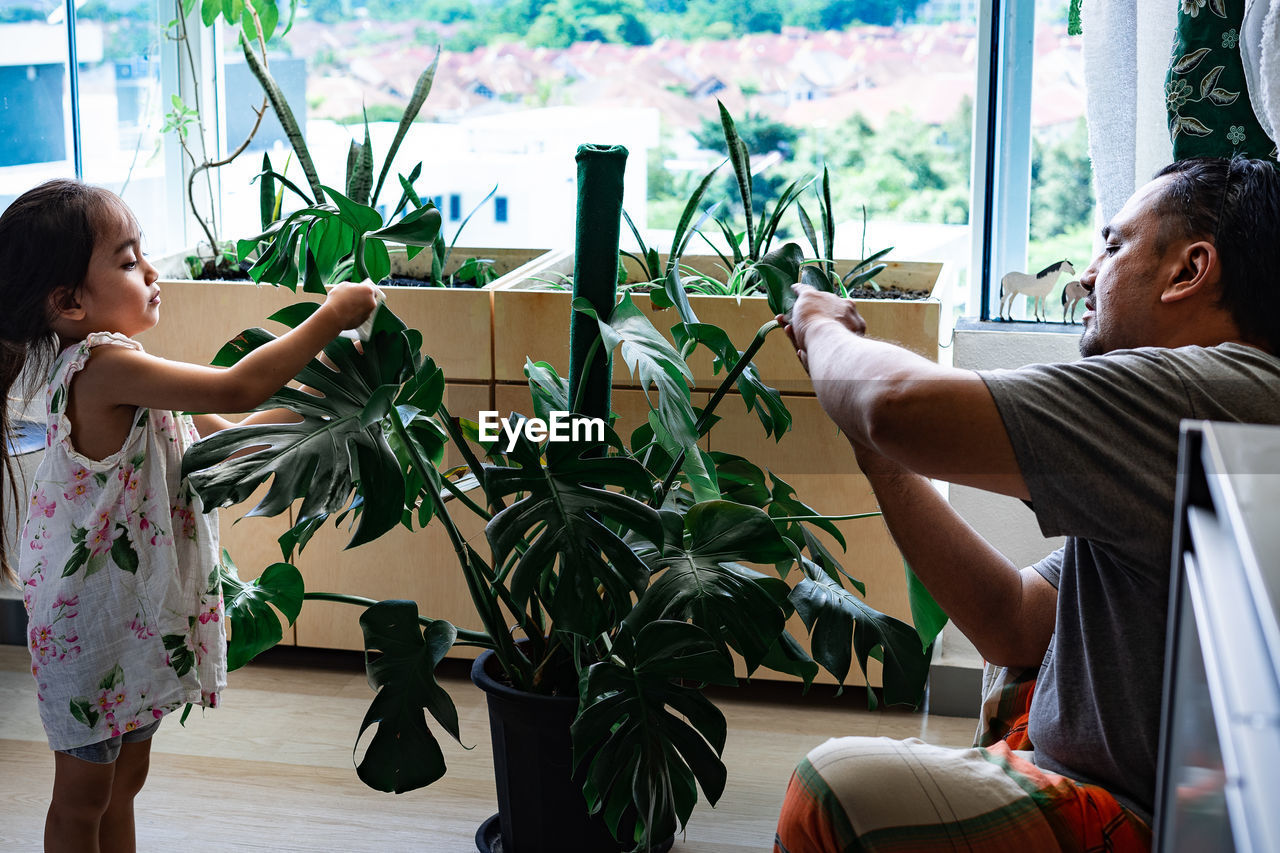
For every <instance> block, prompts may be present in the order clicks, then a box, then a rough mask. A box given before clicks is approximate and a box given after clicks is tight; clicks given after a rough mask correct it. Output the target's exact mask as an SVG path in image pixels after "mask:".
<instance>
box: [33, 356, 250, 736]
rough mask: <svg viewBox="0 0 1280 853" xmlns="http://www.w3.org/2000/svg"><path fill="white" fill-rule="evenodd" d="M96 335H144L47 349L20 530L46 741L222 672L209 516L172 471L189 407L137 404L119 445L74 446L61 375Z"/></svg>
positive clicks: (196, 690) (209, 684)
mask: <svg viewBox="0 0 1280 853" xmlns="http://www.w3.org/2000/svg"><path fill="white" fill-rule="evenodd" d="M97 346H124V347H133V348H135V349H138V350H141V349H142V346H141V345H140V344H138V343H137V342H136V341H133V340H131V339H129V338H127V337H125V336H123V335H119V334H116V333H114V332H95V333H94V334H91V335H89V336H88V337H87V338H86V339H85V340H84V341H82V342H80V343H79V344H75V345H72V346H70V347H68V348H67V349H65V350H64V351H63V352H62V354H61V355H59V357H58V359H57V361H56V362H55V364H54V368H53V373H52V375H51V377H50V380H49V384H48V387H47V389H46V405H47V414H48V427H47V431H46V436H45V444H46V449H45V453H44V459H43V460H42V461H41V462H40V465H39V467H38V468H37V469H36V473H35V478H34V482H33V485H32V490H31V502H30V504H29V505H28V507H27V520H26V523H25V525H24V527H23V529H22V537H21V541H20V544H19V548H20V549H21V554H20V556H19V558H18V575H19V578H20V579H21V581H22V584H23V602H24V604H25V605H26V608H27V615H28V640H29V645H30V647H31V673H32V675H34V676H35V678H36V684H37V685H38V689H37V691H36V695H37V698H38V699H39V707H40V718H41V721H42V722H43V723H44V728H45V732H46V733H47V734H48V736H49V746H50V748H52V749H72V748H75V747H78V746H85V745H87V744H91V743H96V742H98V741H102V740H106V739H107V738H111V737H115V736H116V735H119V734H122V733H124V732H127V731H131V730H132V729H136V728H139V727H141V726H145V725H147V724H149V723H152V722H154V721H156V720H158V719H160V717H162V716H164V714H166V713H168V712H169V711H172V710H174V709H175V708H178V707H181V706H182V705H184V704H186V703H188V702H190V703H194V704H199V705H203V706H206V707H210V708H212V707H216V706H217V704H218V697H219V694H220V693H221V692H222V690H223V689H224V688H225V686H226V679H227V665H226V631H225V626H224V620H223V613H222V589H221V585H220V584H219V582H218V559H217V555H218V528H217V520H216V517H215V516H213V515H206V514H205V513H204V512H202V511H201V506H200V504H199V499H198V498H197V497H196V496H195V495H194V494H193V493H192V492H191V491H190V490H189V489H188V487H187V486H186V484H185V483H183V482H182V481H181V479H180V474H181V467H182V454H183V452H184V451H185V450H186V449H187V447H189V446H190V444H191V442H192V441H194V440H195V439H196V438H197V435H196V432H195V428H194V426H193V425H192V423H191V419H190V418H188V417H186V416H185V415H183V416H178V415H175V414H174V413H173V412H164V411H158V410H153V409H141V408H140V409H138V411H137V414H136V415H135V416H134V421H133V427H132V429H130V431H129V436H128V438H127V439H126V440H125V443H124V446H123V447H122V448H120V450H119V451H117V452H116V453H114V454H112V455H111V456H109V457H107V458H106V459H103V460H101V461H95V460H92V459H88V458H86V457H84V456H82V455H81V454H80V453H78V452H77V451H76V449H75V447H73V446H72V443H71V425H70V422H69V421H68V420H67V417H66V408H67V397H68V393H69V389H70V387H71V379H72V377H74V376H75V374H76V373H77V372H79V371H80V370H81V369H82V368H83V367H84V365H85V363H86V362H87V361H88V360H89V357H90V355H91V354H92V351H93V348H94V347H97Z"/></svg>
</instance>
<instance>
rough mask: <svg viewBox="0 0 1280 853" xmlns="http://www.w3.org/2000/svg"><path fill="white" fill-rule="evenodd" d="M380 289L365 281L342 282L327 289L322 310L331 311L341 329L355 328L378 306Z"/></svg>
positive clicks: (380, 295)
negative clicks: (327, 293)
mask: <svg viewBox="0 0 1280 853" xmlns="http://www.w3.org/2000/svg"><path fill="white" fill-rule="evenodd" d="M381 297H382V291H381V290H379V289H378V288H377V287H376V286H374V285H372V284H369V283H367V282H344V283H342V284H339V285H338V286H337V287H335V288H333V289H332V290H330V291H329V295H328V296H327V297H326V298H325V300H324V305H322V306H321V309H322V310H326V311H329V312H331V313H332V315H333V317H334V318H335V319H336V320H337V321H338V322H339V323H341V324H342V328H343V329H354V328H357V327H358V326H359V325H360V324H361V323H363V322H364V321H365V320H367V319H369V316H370V315H371V314H373V312H374V309H376V308H377V307H378V301H379V299H380V298H381Z"/></svg>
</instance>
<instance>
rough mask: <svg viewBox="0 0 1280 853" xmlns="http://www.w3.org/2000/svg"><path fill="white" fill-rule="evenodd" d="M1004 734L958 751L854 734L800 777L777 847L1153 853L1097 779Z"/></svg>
mask: <svg viewBox="0 0 1280 853" xmlns="http://www.w3.org/2000/svg"><path fill="white" fill-rule="evenodd" d="M1029 755H1030V754H1029V753H1022V752H1015V751H1013V750H1011V749H1010V748H1009V746H1008V744H1006V743H1004V742H999V743H996V744H994V745H992V746H991V747H990V748H988V749H981V748H974V749H950V748H947V747H939V746H932V745H930V744H927V743H923V742H921V741H919V740H916V739H914V738H913V739H910V740H904V741H898V740H890V739H888V738H859V737H847V738H839V739H834V740H829V741H827V742H826V743H824V744H822V745H821V746H819V747H817V748H816V749H814V750H813V751H811V752H810V753H809V755H808V757H807V758H806V759H804V760H803V761H801V762H800V765H799V766H798V767H797V768H796V772H795V773H794V774H793V775H792V777H791V785H790V787H789V788H788V789H787V794H786V799H785V801H784V802H783V805H782V814H781V816H780V817H779V820H778V834H777V837H776V838H775V840H774V853H957V852H958V851H975V850H981V851H983V852H984V853H1031V851H1041V850H1063V851H1086V850H1087V851H1099V852H1100V853H1101V851H1110V853H1147V851H1149V850H1150V849H1151V830H1150V829H1149V828H1148V827H1147V825H1146V824H1145V823H1144V822H1143V821H1142V819H1141V818H1140V817H1139V816H1138V815H1136V814H1134V813H1133V812H1130V811H1129V810H1128V809H1126V808H1124V807H1123V806H1121V805H1120V804H1119V803H1118V802H1116V800H1115V798H1114V797H1112V796H1111V795H1110V794H1109V793H1107V792H1106V791H1104V790H1102V789H1101V788H1098V787H1097V786H1094V785H1085V784H1081V783H1077V782H1074V781H1072V780H1070V779H1067V778H1065V777H1063V776H1059V775H1057V774H1055V773H1050V772H1048V771H1046V770H1043V769H1041V768H1039V767H1036V766H1035V765H1034V764H1032V763H1031V762H1030V761H1029V760H1027V759H1028V757H1029Z"/></svg>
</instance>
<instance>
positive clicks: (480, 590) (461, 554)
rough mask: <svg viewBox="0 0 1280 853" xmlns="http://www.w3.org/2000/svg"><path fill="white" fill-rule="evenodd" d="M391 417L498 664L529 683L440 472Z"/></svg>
mask: <svg viewBox="0 0 1280 853" xmlns="http://www.w3.org/2000/svg"><path fill="white" fill-rule="evenodd" d="M387 416H388V419H389V420H390V421H391V428H392V429H393V430H394V431H395V433H396V436H397V437H398V438H399V439H400V442H401V443H402V444H403V445H404V447H405V448H407V449H408V451H409V459H410V461H411V463H412V464H413V467H414V469H415V470H416V471H417V472H418V476H419V477H421V478H422V482H423V486H424V488H426V489H427V491H428V493H429V494H430V495H431V499H432V501H434V502H435V507H436V515H437V516H438V517H439V518H440V523H441V524H443V525H444V529H445V532H446V533H447V534H448V536H449V541H450V543H451V544H452V545H453V551H454V554H455V555H456V556H457V558H458V563H459V565H460V566H461V568H462V576H463V578H464V579H465V580H466V582H467V591H468V592H469V593H470V595H471V602H472V603H473V604H474V605H475V607H476V612H477V613H478V614H479V615H480V619H481V621H483V622H484V626H485V630H486V631H487V632H488V634H489V636H490V637H491V638H492V639H493V653H494V655H495V656H496V657H497V658H498V663H499V664H500V665H501V666H502V668H503V669H504V670H505V671H506V672H507V673H509V674H511V675H512V676H513V679H514V677H515V676H516V675H522V676H524V677H525V679H526V680H527V679H528V678H529V675H530V674H529V673H528V671H527V670H528V661H527V660H525V661H524V664H525V666H521V667H519V668H517V655H518V654H519V650H518V649H517V648H516V647H515V643H514V642H513V641H512V639H511V635H510V633H509V632H508V631H507V628H506V625H505V623H504V620H503V619H502V614H501V611H499V610H498V607H497V603H496V602H495V601H494V599H493V596H492V595H491V594H489V590H486V589H485V587H484V578H482V577H480V573H479V571H478V569H477V568H476V566H475V564H474V563H473V562H472V560H471V554H472V552H471V551H470V550H469V549H468V547H467V543H466V540H464V539H463V538H462V534H461V533H460V532H459V531H458V527H457V525H456V524H454V522H453V518H452V517H451V516H450V515H449V510H448V509H447V508H446V507H445V503H444V496H443V495H441V494H440V489H439V487H438V486H437V485H436V478H437V477H438V476H439V473H438V472H437V471H436V470H435V468H433V467H431V466H429V465H427V464H426V462H425V461H424V460H423V459H422V457H421V455H420V454H419V453H418V448H417V446H416V445H415V444H414V443H413V441H412V440H411V439H410V438H409V431H408V430H407V429H405V426H404V422H403V421H402V420H400V413H399V412H398V411H396V409H394V408H392V409H391V410H390V411H389V412H388V413H387ZM516 618H517V619H518V620H519V621H520V622H521V628H522V629H523V627H524V622H525V619H524V618H523V614H520V613H518V614H516Z"/></svg>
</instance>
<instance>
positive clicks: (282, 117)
mask: <svg viewBox="0 0 1280 853" xmlns="http://www.w3.org/2000/svg"><path fill="white" fill-rule="evenodd" d="M206 23H210V22H206ZM240 47H241V49H242V50H243V52H244V59H245V62H247V63H248V64H249V70H250V71H252V72H253V76H254V77H256V78H258V83H259V84H260V85H261V86H262V90H263V91H264V92H266V93H267V100H269V101H270V102H271V108H272V109H273V110H275V112H276V118H277V119H278V120H279V121H280V126H281V127H282V128H284V133H285V136H286V137H288V139H289V144H290V145H292V146H293V152H294V153H295V154H297V155H298V165H299V166H300V167H302V173H303V174H304V175H306V176H307V183H308V184H310V185H311V194H312V196H313V197H314V198H315V200H316V201H317V202H322V201H324V190H323V189H321V187H320V178H319V177H318V176H317V175H316V167H315V164H314V163H312V162H311V152H310V151H309V150H308V149H307V142H306V139H305V138H304V137H303V136H302V129H301V128H299V127H298V120H297V119H296V118H294V116H293V110H292V109H290V108H289V101H288V100H287V99H286V98H285V96H284V91H283V90H282V89H281V88H280V84H279V83H277V82H276V80H275V78H274V77H272V76H271V72H270V71H268V70H267V68H266V66H265V65H263V64H262V60H260V59H258V55H257V54H256V53H254V52H253V48H252V47H251V46H250V45H249V41H248V39H246V38H245V37H244V34H243V33H241V35H240Z"/></svg>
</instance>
